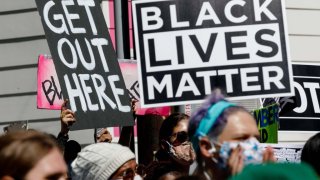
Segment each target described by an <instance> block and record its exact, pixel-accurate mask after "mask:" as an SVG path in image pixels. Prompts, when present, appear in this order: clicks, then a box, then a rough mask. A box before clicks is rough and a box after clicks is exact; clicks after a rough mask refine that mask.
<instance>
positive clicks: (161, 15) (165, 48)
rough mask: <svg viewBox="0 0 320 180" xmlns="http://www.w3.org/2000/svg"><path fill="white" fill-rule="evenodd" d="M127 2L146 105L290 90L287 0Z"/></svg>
mask: <svg viewBox="0 0 320 180" xmlns="http://www.w3.org/2000/svg"><path fill="white" fill-rule="evenodd" d="M132 3H133V17H134V18H133V20H134V28H135V29H134V32H135V42H136V52H137V60H138V62H139V67H140V70H139V73H140V75H139V84H140V86H141V88H140V90H141V93H140V94H141V95H142V96H141V100H142V105H143V106H145V107H152V106H161V105H163V104H166V105H182V104H188V103H201V102H202V100H203V98H204V97H205V96H207V95H209V94H210V93H211V92H212V90H213V89H214V88H217V87H219V88H222V89H223V90H225V92H226V93H227V96H228V97H230V99H232V100H240V99H248V98H258V97H259V98H261V97H270V96H272V97H275V96H284V95H285V96H287V95H293V86H292V81H293V79H292V70H291V65H290V57H289V51H288V33H287V29H286V25H285V23H286V18H285V13H284V11H285V9H284V8H285V5H284V4H283V3H284V1H279V0H266V1H260V0H233V1H220V0H158V1H154V0H152V1H151V0H146V1H133V2H132Z"/></svg>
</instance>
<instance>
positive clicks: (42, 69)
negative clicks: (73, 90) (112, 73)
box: [37, 55, 170, 116]
mask: <svg viewBox="0 0 320 180" xmlns="http://www.w3.org/2000/svg"><path fill="white" fill-rule="evenodd" d="M119 65H120V68H121V72H122V75H123V78H124V81H125V85H126V87H127V89H128V91H129V96H130V97H131V98H133V99H135V100H138V101H139V99H140V95H139V84H138V71H137V63H136V61H135V60H119ZM62 103H63V96H62V94H61V88H60V84H59V81H58V77H57V73H56V70H55V66H54V64H53V60H52V59H51V57H49V56H46V55H40V56H39V60H38V91H37V107H38V108H39V109H52V110H58V109H60V108H61V105H62ZM137 107H138V110H137V112H136V114H137V115H145V114H158V115H161V116H169V114H170V107H169V106H165V107H157V108H140V103H139V102H138V103H137Z"/></svg>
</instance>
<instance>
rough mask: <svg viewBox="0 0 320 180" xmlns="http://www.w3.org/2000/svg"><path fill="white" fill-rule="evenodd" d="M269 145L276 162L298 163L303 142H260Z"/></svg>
mask: <svg viewBox="0 0 320 180" xmlns="http://www.w3.org/2000/svg"><path fill="white" fill-rule="evenodd" d="M261 145H262V146H264V147H267V146H271V147H272V149H273V153H274V157H275V158H276V160H277V162H280V163H283V162H287V163H300V162H301V153H302V148H303V144H282V143H279V144H261Z"/></svg>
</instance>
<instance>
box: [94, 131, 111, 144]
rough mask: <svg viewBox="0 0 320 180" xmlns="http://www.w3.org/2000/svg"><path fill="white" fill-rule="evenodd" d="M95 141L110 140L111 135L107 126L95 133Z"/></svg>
mask: <svg viewBox="0 0 320 180" xmlns="http://www.w3.org/2000/svg"><path fill="white" fill-rule="evenodd" d="M96 138H97V142H111V141H112V136H111V134H110V132H109V131H108V129H107V128H103V130H101V132H100V133H99V134H98V135H97V137H96Z"/></svg>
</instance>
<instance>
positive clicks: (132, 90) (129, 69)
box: [119, 60, 171, 116]
mask: <svg viewBox="0 0 320 180" xmlns="http://www.w3.org/2000/svg"><path fill="white" fill-rule="evenodd" d="M119 64H120V69H121V72H122V75H123V78H124V82H125V84H126V87H127V90H128V91H129V96H130V97H131V98H132V99H135V100H138V101H139V100H140V94H139V84H138V70H137V62H136V61H135V60H119ZM137 107H138V110H137V112H136V114H137V115H145V114H158V115H161V116H169V115H170V110H171V108H170V106H164V107H157V108H141V107H140V103H139V102H138V103H137Z"/></svg>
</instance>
